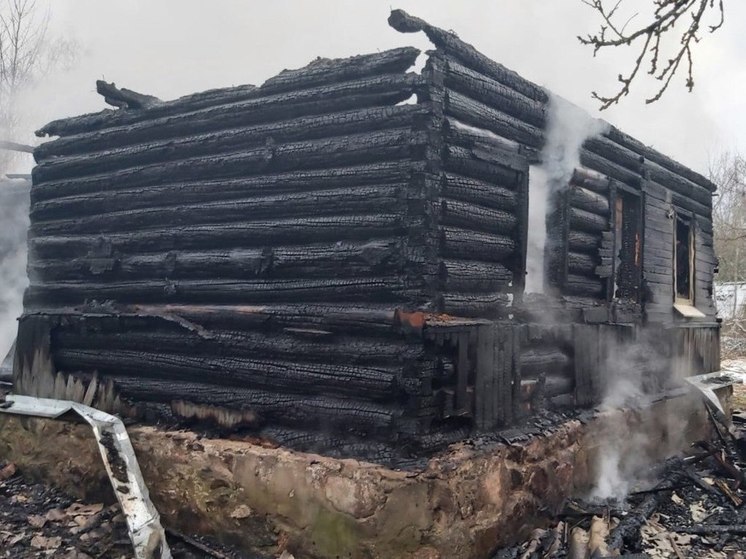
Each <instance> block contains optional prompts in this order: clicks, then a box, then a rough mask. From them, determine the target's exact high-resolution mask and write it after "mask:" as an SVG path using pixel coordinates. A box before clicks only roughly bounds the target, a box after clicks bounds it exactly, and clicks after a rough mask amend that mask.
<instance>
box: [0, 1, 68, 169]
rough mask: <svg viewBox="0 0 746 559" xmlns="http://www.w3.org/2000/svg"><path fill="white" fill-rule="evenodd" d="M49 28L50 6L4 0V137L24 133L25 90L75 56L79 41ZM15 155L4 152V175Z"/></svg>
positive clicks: (0, 160) (0, 57)
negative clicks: (22, 99)
mask: <svg viewBox="0 0 746 559" xmlns="http://www.w3.org/2000/svg"><path fill="white" fill-rule="evenodd" d="M48 27H49V9H48V5H40V4H38V3H37V0H0V140H17V139H18V137H19V135H20V134H21V132H22V131H21V130H20V126H21V121H22V118H23V117H22V114H21V107H20V103H19V98H20V96H21V95H22V92H23V91H24V89H25V88H28V87H31V86H33V85H34V83H36V82H37V81H38V80H39V79H41V78H42V77H44V76H45V75H46V74H47V73H48V72H49V71H50V70H51V69H52V68H56V67H60V66H69V65H70V64H71V63H72V62H73V61H74V59H75V53H76V51H77V48H76V44H75V42H74V41H71V40H67V39H61V38H59V39H52V38H50V37H49V36H48ZM23 137H25V134H23ZM14 157H15V154H14V153H13V152H10V151H5V150H3V151H0V174H2V173H5V172H7V169H8V167H9V166H10V165H11V162H12V159H13V158H14Z"/></svg>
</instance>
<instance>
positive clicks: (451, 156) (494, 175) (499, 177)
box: [444, 146, 518, 188]
mask: <svg viewBox="0 0 746 559" xmlns="http://www.w3.org/2000/svg"><path fill="white" fill-rule="evenodd" d="M444 164H445V170H446V171H451V172H453V173H455V174H459V175H463V176H466V177H469V178H472V179H477V180H481V181H486V182H489V183H493V184H496V185H498V186H501V187H503V188H511V187H514V185H515V184H516V182H517V181H518V172H517V171H516V170H515V169H511V168H509V167H506V166H504V165H500V164H498V163H495V162H494V161H491V160H489V159H483V158H479V157H478V156H477V154H476V153H474V152H473V151H472V150H470V149H467V148H462V147H457V146H447V147H446V153H445V157H444Z"/></svg>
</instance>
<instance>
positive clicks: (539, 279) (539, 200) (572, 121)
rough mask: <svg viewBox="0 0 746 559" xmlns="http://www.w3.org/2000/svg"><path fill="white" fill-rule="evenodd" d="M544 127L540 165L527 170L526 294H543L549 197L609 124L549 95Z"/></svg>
mask: <svg viewBox="0 0 746 559" xmlns="http://www.w3.org/2000/svg"><path fill="white" fill-rule="evenodd" d="M547 113H548V116H547V128H546V134H545V136H544V147H543V149H542V151H541V165H537V166H532V167H531V168H530V169H529V186H528V214H529V219H528V244H527V252H526V292H527V293H542V292H543V291H544V248H545V245H546V240H547V239H546V237H547V224H546V216H547V213H548V212H550V211H551V209H552V208H551V207H550V203H549V202H550V200H551V198H552V195H553V194H554V193H556V192H559V191H560V190H563V189H565V188H567V185H568V183H569V182H570V179H571V178H572V174H573V171H574V170H575V168H577V167H579V166H580V149H581V148H582V147H583V143H584V142H585V141H586V140H588V139H589V138H593V137H594V136H598V135H600V134H603V133H604V132H606V130H608V127H609V125H608V123H606V122H604V121H602V120H600V119H596V118H593V117H591V116H590V115H589V114H588V113H587V112H585V111H584V110H583V109H581V108H580V107H578V106H576V105H573V104H572V103H570V102H569V101H566V100H565V99H563V98H562V97H558V96H556V95H552V94H550V98H549V104H548V111H547Z"/></svg>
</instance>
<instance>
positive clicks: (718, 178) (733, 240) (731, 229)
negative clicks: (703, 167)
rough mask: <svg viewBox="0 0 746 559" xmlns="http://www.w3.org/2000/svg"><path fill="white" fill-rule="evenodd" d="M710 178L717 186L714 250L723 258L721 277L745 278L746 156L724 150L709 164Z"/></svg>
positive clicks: (736, 279) (714, 216) (713, 206)
mask: <svg viewBox="0 0 746 559" xmlns="http://www.w3.org/2000/svg"><path fill="white" fill-rule="evenodd" d="M709 178H710V180H712V181H713V182H714V183H715V184H717V185H718V191H717V195H716V196H715V197H714V198H713V199H712V224H713V228H714V233H715V250H716V252H717V254H718V257H719V258H720V272H719V274H718V280H719V281H721V282H726V281H743V280H744V279H746V158H744V156H743V155H741V154H739V153H734V152H725V153H722V154H720V155H719V156H717V157H715V158H713V159H712V160H711V161H710V164H709Z"/></svg>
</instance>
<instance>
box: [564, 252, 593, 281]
mask: <svg viewBox="0 0 746 559" xmlns="http://www.w3.org/2000/svg"><path fill="white" fill-rule="evenodd" d="M596 266H598V259H597V258H596V257H594V256H592V255H589V254H583V253H579V252H569V253H568V254H567V269H568V271H569V272H570V273H573V274H580V275H586V276H590V275H593V273H594V271H595V269H596Z"/></svg>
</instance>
